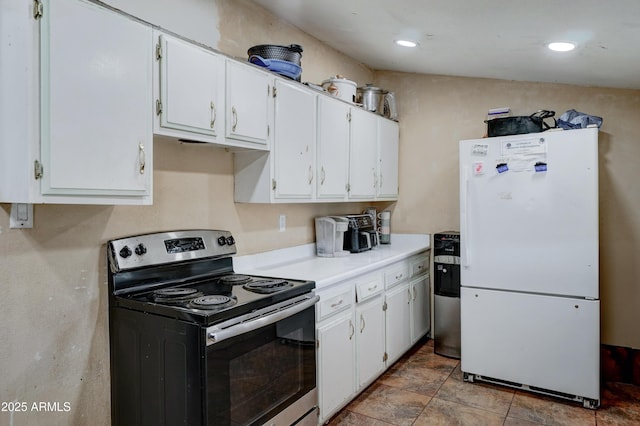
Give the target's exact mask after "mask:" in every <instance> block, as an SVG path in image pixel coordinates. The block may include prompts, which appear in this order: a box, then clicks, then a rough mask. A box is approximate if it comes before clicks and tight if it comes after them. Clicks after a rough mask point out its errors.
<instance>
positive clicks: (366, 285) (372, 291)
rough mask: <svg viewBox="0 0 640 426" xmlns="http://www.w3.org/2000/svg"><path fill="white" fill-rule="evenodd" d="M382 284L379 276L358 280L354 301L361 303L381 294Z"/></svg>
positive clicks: (374, 275) (373, 275)
mask: <svg viewBox="0 0 640 426" xmlns="http://www.w3.org/2000/svg"><path fill="white" fill-rule="evenodd" d="M382 290H384V284H383V283H382V279H381V277H380V275H379V274H372V275H367V276H365V277H362V278H358V280H357V282H356V301H357V302H362V301H363V300H366V299H368V298H370V297H372V296H375V295H376V294H379V293H382Z"/></svg>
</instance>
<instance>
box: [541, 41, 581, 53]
mask: <svg viewBox="0 0 640 426" xmlns="http://www.w3.org/2000/svg"><path fill="white" fill-rule="evenodd" d="M547 47H548V48H549V49H551V50H553V51H554V52H568V51H570V50H573V49H575V48H576V45H575V44H574V43H569V42H566V41H557V42H553V43H549V44H548V45H547Z"/></svg>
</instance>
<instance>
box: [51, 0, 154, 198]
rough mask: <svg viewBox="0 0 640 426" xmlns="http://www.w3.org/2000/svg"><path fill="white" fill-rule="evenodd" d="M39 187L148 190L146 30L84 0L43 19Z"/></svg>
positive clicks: (62, 4) (89, 191)
mask: <svg viewBox="0 0 640 426" xmlns="http://www.w3.org/2000/svg"><path fill="white" fill-rule="evenodd" d="M40 31H41V33H40V34H41V40H40V41H41V159H42V163H43V171H44V174H43V181H42V187H41V190H42V193H43V194H53V195H63V194H67V195H99V196H103V195H115V196H135V197H140V196H149V198H148V202H150V196H151V177H152V174H153V169H152V159H153V152H152V120H150V112H151V111H150V107H151V105H152V99H153V94H152V66H153V61H152V50H153V42H152V32H151V28H150V27H148V26H145V25H143V24H141V23H139V22H136V21H133V20H131V19H128V18H126V17H124V16H122V15H119V14H117V13H115V12H113V11H110V10H108V9H105V8H102V7H99V6H97V5H95V4H92V3H88V2H85V1H81V0H55V1H46V2H45V6H44V16H43V18H42V21H41V28H40Z"/></svg>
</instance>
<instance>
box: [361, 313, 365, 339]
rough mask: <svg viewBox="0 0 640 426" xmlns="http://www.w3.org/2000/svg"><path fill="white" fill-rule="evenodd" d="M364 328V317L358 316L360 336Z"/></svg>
mask: <svg viewBox="0 0 640 426" xmlns="http://www.w3.org/2000/svg"><path fill="white" fill-rule="evenodd" d="M364 327H365V323H364V316H363V315H362V314H360V334H362V332H363V331H364Z"/></svg>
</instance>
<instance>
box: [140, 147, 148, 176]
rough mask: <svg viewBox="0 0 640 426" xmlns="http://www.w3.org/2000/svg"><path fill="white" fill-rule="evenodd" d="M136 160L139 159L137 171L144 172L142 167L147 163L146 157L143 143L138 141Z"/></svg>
mask: <svg viewBox="0 0 640 426" xmlns="http://www.w3.org/2000/svg"><path fill="white" fill-rule="evenodd" d="M138 161H139V163H138V164H139V169H138V171H139V172H140V174H141V175H143V174H144V168H145V166H146V165H147V159H146V156H145V153H144V145H142V142H140V143H139V144H138Z"/></svg>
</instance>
